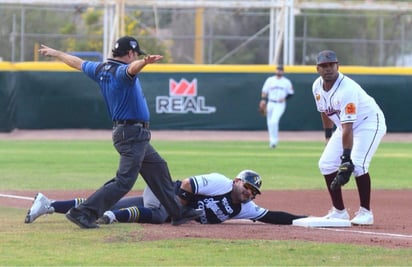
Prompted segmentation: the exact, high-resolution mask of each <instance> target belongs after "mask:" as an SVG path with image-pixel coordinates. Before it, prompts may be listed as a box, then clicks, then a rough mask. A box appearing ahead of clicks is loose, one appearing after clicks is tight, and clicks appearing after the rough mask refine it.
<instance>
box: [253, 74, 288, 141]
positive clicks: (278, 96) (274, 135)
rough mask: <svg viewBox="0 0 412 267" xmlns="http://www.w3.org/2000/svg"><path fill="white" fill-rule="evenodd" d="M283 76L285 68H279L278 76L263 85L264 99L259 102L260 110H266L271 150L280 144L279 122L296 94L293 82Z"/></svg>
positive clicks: (270, 78) (272, 77) (262, 94)
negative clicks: (287, 101)
mask: <svg viewBox="0 0 412 267" xmlns="http://www.w3.org/2000/svg"><path fill="white" fill-rule="evenodd" d="M283 74H284V69H283V66H277V68H276V75H274V76H271V77H269V78H267V79H266V81H265V83H264V84H263V87H262V93H261V97H262V98H261V101H260V102H259V108H260V109H262V110H264V109H266V124H267V128H268V132H269V147H271V148H276V146H277V145H278V142H279V121H280V118H281V117H282V115H283V113H284V112H285V109H286V99H288V98H290V97H291V96H292V95H293V94H294V91H293V86H292V82H291V81H290V80H289V79H288V78H286V77H284V76H283Z"/></svg>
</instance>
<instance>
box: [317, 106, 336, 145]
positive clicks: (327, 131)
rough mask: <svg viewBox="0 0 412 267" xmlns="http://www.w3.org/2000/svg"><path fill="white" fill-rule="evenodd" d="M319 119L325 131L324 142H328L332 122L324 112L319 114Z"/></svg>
mask: <svg viewBox="0 0 412 267" xmlns="http://www.w3.org/2000/svg"><path fill="white" fill-rule="evenodd" d="M320 117H321V119H322V126H323V129H324V130H325V139H326V142H328V141H329V139H330V135H332V130H333V121H332V120H331V119H329V117H328V115H326V114H325V112H322V113H321V114H320Z"/></svg>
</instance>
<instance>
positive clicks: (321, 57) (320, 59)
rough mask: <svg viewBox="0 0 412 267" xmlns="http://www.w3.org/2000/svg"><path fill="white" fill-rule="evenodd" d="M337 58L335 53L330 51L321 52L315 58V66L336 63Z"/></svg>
mask: <svg viewBox="0 0 412 267" xmlns="http://www.w3.org/2000/svg"><path fill="white" fill-rule="evenodd" d="M337 62H339V61H338V57H337V56H336V53H335V52H334V51H332V50H323V51H321V52H319V54H318V56H317V57H316V64H317V65H319V64H324V63H337Z"/></svg>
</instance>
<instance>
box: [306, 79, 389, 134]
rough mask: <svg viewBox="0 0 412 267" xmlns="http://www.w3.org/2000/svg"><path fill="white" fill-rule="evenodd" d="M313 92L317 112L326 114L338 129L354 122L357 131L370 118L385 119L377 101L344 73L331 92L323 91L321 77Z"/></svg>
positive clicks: (317, 80) (314, 85) (315, 83)
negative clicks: (379, 117) (344, 124)
mask: <svg viewBox="0 0 412 267" xmlns="http://www.w3.org/2000/svg"><path fill="white" fill-rule="evenodd" d="M312 91H313V96H314V97H315V102H316V107H317V110H318V111H319V112H325V113H326V114H327V115H328V117H329V118H330V119H331V120H332V121H333V123H334V124H335V125H336V127H338V128H342V123H348V122H352V123H353V129H357V128H358V126H359V125H361V124H362V123H363V122H364V121H366V119H367V118H368V117H376V115H377V114H378V115H379V116H382V118H383V113H382V111H381V109H380V108H379V106H378V105H377V104H376V102H375V100H374V99H373V98H372V97H370V96H369V95H368V94H367V93H366V92H365V91H364V90H363V89H362V88H361V87H360V86H359V84H357V83H356V82H355V81H353V80H352V79H350V78H349V77H347V76H345V75H343V74H342V73H339V77H338V79H337V80H336V82H335V84H334V85H333V87H332V89H330V90H329V91H325V90H323V80H322V78H321V77H319V78H318V79H316V80H315V82H314V83H313V87H312ZM383 123H384V121H383Z"/></svg>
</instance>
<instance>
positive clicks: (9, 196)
mask: <svg viewBox="0 0 412 267" xmlns="http://www.w3.org/2000/svg"><path fill="white" fill-rule="evenodd" d="M0 197H6V198H17V199H24V200H33V198H32V197H23V196H16V195H7V194H0Z"/></svg>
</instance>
